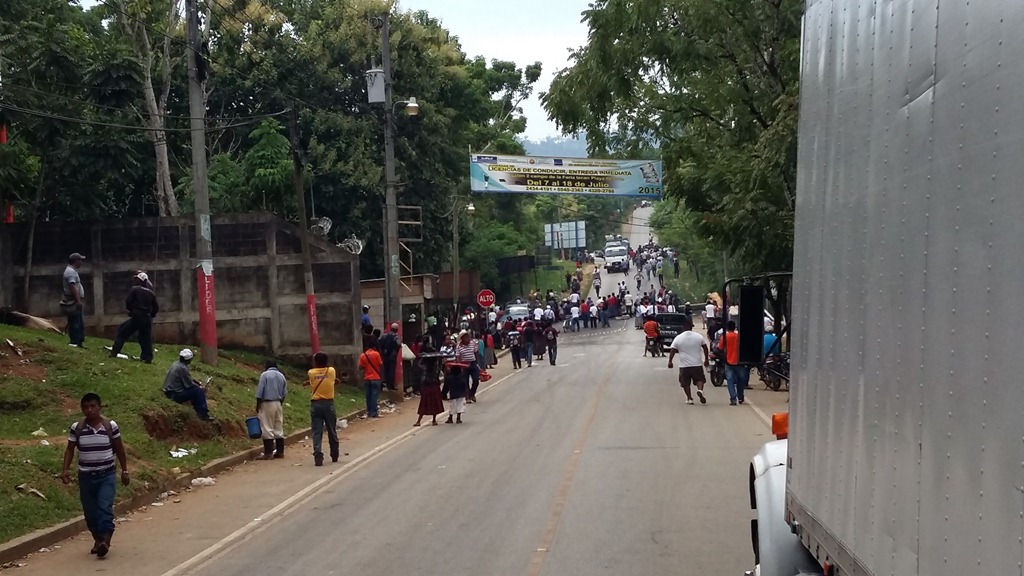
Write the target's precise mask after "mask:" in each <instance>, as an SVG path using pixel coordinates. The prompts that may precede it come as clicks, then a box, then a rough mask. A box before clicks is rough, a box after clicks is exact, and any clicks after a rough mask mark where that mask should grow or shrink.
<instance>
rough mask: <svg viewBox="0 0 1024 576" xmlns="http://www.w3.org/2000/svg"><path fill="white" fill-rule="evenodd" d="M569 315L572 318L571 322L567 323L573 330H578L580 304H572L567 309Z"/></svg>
mask: <svg viewBox="0 0 1024 576" xmlns="http://www.w3.org/2000/svg"><path fill="white" fill-rule="evenodd" d="M569 317H570V318H571V319H572V323H571V324H570V325H569V326H570V327H571V328H572V331H573V332H579V331H580V306H579V304H573V305H572V308H570V309H569Z"/></svg>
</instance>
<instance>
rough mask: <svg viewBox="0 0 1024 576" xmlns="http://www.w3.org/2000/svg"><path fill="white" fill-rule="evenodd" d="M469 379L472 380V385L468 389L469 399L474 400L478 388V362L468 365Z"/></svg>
mask: <svg viewBox="0 0 1024 576" xmlns="http://www.w3.org/2000/svg"><path fill="white" fill-rule="evenodd" d="M469 377H470V378H471V379H472V380H473V385H472V386H470V388H469V398H470V399H472V400H476V389H477V388H479V387H480V364H479V363H478V362H473V363H472V364H470V365H469Z"/></svg>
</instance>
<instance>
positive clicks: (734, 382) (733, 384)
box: [718, 320, 750, 406]
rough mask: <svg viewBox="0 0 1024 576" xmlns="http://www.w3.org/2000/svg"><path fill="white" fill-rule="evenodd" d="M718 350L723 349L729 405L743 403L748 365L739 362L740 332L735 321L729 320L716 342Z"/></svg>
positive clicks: (748, 371) (748, 378)
mask: <svg viewBox="0 0 1024 576" xmlns="http://www.w3.org/2000/svg"><path fill="white" fill-rule="evenodd" d="M718 349H719V350H725V380H726V382H728V384H729V405H730V406H735V405H736V403H737V402H738V403H740V404H743V393H744V392H746V390H747V383H748V382H749V381H750V366H743V365H742V364H740V333H739V332H737V331H736V322H733V321H732V320H729V323H728V324H726V326H725V334H724V335H723V336H722V340H721V341H720V342H719V343H718Z"/></svg>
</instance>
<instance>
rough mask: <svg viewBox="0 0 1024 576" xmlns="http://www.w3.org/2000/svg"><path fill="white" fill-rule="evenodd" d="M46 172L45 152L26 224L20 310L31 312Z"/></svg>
mask: <svg viewBox="0 0 1024 576" xmlns="http://www.w3.org/2000/svg"><path fill="white" fill-rule="evenodd" d="M45 174H46V154H43V163H42V165H40V167H39V184H38V185H37V186H36V198H35V200H33V201H32V212H31V214H32V220H31V222H30V223H29V225H28V247H27V248H26V249H25V278H24V282H23V283H22V287H21V303H22V306H21V308H22V311H23V312H25V313H26V314H32V312H33V310H32V299H31V298H30V297H29V294H30V291H31V289H32V288H31V286H30V281H31V279H32V252H33V251H34V250H35V244H36V221H37V220H38V219H39V204H40V203H42V201H43V183H44V181H43V178H44V176H45Z"/></svg>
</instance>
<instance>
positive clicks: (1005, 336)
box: [788, 0, 1024, 576]
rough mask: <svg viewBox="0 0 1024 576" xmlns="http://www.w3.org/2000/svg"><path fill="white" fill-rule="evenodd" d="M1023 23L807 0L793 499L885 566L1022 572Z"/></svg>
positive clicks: (997, 11)
mask: <svg viewBox="0 0 1024 576" xmlns="http://www.w3.org/2000/svg"><path fill="white" fill-rule="evenodd" d="M1022 24H1024V2H1020V1H1018V0H986V1H985V2H969V3H968V2H963V1H955V0H810V1H808V2H807V7H806V14H805V17H804V43H803V60H802V67H803V72H802V84H801V124H800V144H799V146H800V149H799V181H798V201H797V221H796V225H797V230H796V254H795V262H796V264H795V265H796V269H795V279H794V282H795V284H794V288H795V289H794V320H795V321H794V330H795V332H794V342H795V346H794V352H793V393H792V404H791V409H792V414H791V419H790V421H791V424H790V426H791V434H790V442H789V451H790V452H789V454H790V457H791V461H790V470H789V474H788V498H789V502H790V510H791V511H793V512H796V518H795V519H796V520H799V521H800V522H801V524H802V525H803V526H804V527H805V529H806V530H807V531H808V532H809V534H808V539H810V538H813V539H814V541H815V542H818V543H824V544H827V546H826V547H838V548H840V550H825V552H826V553H827V554H829V555H830V557H831V558H833V559H841V558H846V559H848V560H847V561H848V562H850V563H853V564H856V565H857V567H859V568H862V569H864V570H865V571H866V572H867V573H869V574H873V575H875V576H881V575H883V574H897V575H916V574H922V575H923V574H928V575H929V576H935V575H938V576H953V575H957V576H959V575H961V574H968V573H978V574H996V573H1001V574H1021V573H1022V572H1021V567H1020V566H1021V562H1022V558H1024V544H1022V535H1024V390H1022V388H1024V385H1022V384H1021V380H1022V375H1021V372H1022V370H1021V365H1020V363H1018V362H1017V361H1016V360H1017V357H1018V356H1022V354H1021V353H1020V352H1017V351H1016V348H1019V346H1017V342H1018V341H1019V340H1022V337H1021V336H1020V335H1019V332H1020V330H1019V327H1020V326H1024V308H1022V307H1020V306H1016V305H1015V301H1017V300H1019V297H1020V296H1019V295H1020V294H1021V293H1022V292H1024V266H1022V265H1021V262H1020V259H1019V258H1015V256H1016V253H1019V252H1020V248H1018V246H1019V245H1020V244H1021V239H1022V238H1024V193H1022V192H1021V184H1022V183H1024V98H1021V97H1020V95H1021V94H1022V93H1024V90H1022V89H1024V35H1021V34H1020V33H1019V31H1020V30H1021V29H1024V26H1022ZM851 569H852V568H849V567H847V570H848V571H849V570H851Z"/></svg>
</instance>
